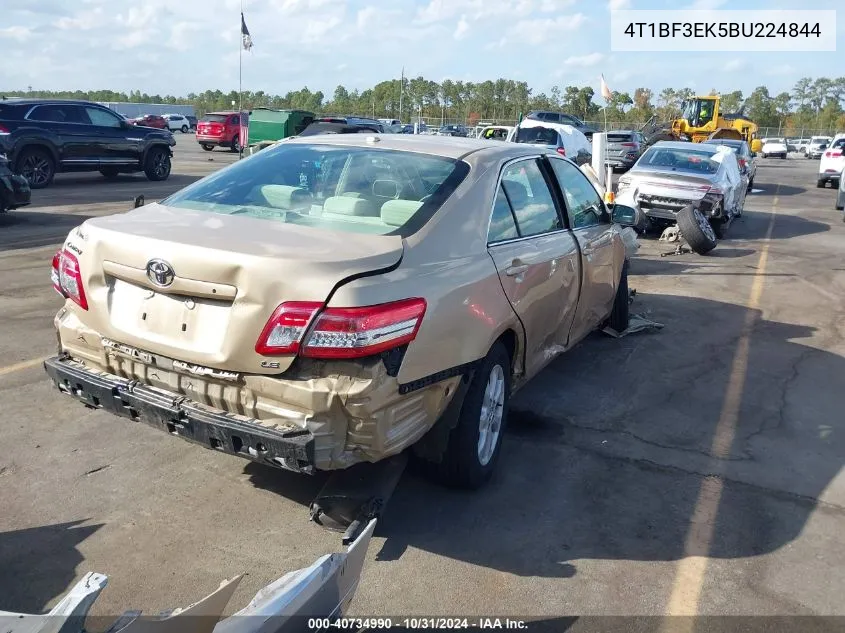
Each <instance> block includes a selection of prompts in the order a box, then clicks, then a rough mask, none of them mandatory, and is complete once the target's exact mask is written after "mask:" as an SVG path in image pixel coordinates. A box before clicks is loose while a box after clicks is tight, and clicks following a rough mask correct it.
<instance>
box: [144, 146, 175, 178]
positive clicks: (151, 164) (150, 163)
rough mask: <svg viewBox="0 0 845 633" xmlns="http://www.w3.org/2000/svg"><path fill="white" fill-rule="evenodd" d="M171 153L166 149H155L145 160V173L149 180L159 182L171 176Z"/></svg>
mask: <svg viewBox="0 0 845 633" xmlns="http://www.w3.org/2000/svg"><path fill="white" fill-rule="evenodd" d="M170 169H171V162H170V152H169V151H168V150H167V149H166V148H164V147H153V148H151V149H150V151H148V152H147V158H146V160H144V173H145V174H146V176H147V179H148V180H152V181H154V182H158V181H161V180H167V178H168V177H169V176H170Z"/></svg>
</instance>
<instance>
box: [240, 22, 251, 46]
mask: <svg viewBox="0 0 845 633" xmlns="http://www.w3.org/2000/svg"><path fill="white" fill-rule="evenodd" d="M241 39H243V43H244V50H245V51H248V50H251V49H252V36H251V35H250V34H249V29H248V28H246V21H245V20H244V14H243V13H241Z"/></svg>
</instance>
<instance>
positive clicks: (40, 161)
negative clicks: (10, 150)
mask: <svg viewBox="0 0 845 633" xmlns="http://www.w3.org/2000/svg"><path fill="white" fill-rule="evenodd" d="M15 173H17V174H20V175H21V176H23V177H24V178H26V180H27V182H29V188H30V189H44V188H45V187H49V186H50V184H51V183H52V182H53V178H54V177H55V176H56V163H55V161H54V160H53V157H52V156H51V155H50V152H48V151H47V150H46V149H44V148H41V147H32V148H28V149H24V150H23V151H22V152H21V153H20V155H19V156H18V159H17V161H15Z"/></svg>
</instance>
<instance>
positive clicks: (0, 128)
mask: <svg viewBox="0 0 845 633" xmlns="http://www.w3.org/2000/svg"><path fill="white" fill-rule="evenodd" d="M9 133H10V132H9V128H7V127H3V126H2V125H0V134H9Z"/></svg>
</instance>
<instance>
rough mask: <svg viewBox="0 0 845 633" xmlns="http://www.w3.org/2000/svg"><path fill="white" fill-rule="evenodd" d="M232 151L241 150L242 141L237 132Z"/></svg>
mask: <svg viewBox="0 0 845 633" xmlns="http://www.w3.org/2000/svg"><path fill="white" fill-rule="evenodd" d="M232 151H233V152H240V151H241V142H240V141H239V140H238V136H237V134H236V135H235V138H233V139H232Z"/></svg>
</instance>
